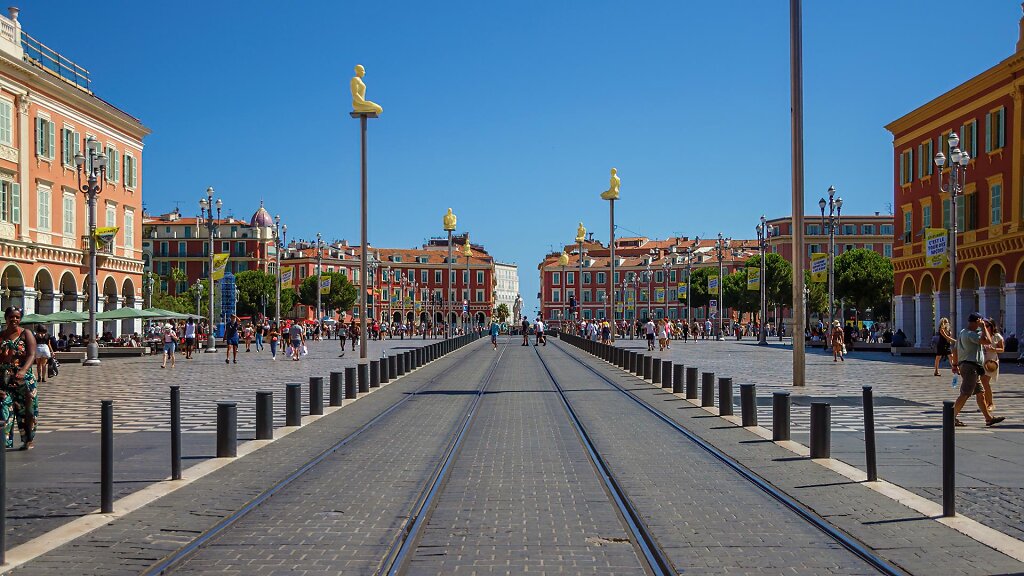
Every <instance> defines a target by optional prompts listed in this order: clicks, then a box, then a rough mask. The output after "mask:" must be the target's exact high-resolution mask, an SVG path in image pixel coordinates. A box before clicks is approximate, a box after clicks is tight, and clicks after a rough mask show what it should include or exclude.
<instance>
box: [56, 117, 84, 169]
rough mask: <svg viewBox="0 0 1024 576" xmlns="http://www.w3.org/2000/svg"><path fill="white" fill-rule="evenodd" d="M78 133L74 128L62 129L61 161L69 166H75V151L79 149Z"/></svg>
mask: <svg viewBox="0 0 1024 576" xmlns="http://www.w3.org/2000/svg"><path fill="white" fill-rule="evenodd" d="M79 146H80V145H79V143H78V133H77V132H75V131H74V129H72V128H68V127H64V128H61V129H60V161H61V164H63V165H65V166H67V167H68V168H74V167H75V152H78V150H79Z"/></svg>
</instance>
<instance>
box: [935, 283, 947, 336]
mask: <svg viewBox="0 0 1024 576" xmlns="http://www.w3.org/2000/svg"><path fill="white" fill-rule="evenodd" d="M932 296H933V297H934V298H935V333H936V334H938V332H939V321H940V320H942V319H943V318H947V319H948V318H949V290H940V291H938V292H935V293H933V294H932ZM950 329H951V330H952V328H950Z"/></svg>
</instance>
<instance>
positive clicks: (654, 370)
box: [650, 358, 661, 384]
mask: <svg viewBox="0 0 1024 576" xmlns="http://www.w3.org/2000/svg"><path fill="white" fill-rule="evenodd" d="M650 360H651V370H650V374H651V384H661V360H659V359H657V358H651V359H650Z"/></svg>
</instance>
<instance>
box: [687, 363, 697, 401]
mask: <svg viewBox="0 0 1024 576" xmlns="http://www.w3.org/2000/svg"><path fill="white" fill-rule="evenodd" d="M686 399H687V400H696V399H697V367H696V366H687V367H686Z"/></svg>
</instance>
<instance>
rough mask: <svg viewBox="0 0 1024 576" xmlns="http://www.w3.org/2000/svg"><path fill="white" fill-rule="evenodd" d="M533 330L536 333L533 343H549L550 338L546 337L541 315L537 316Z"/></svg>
mask: <svg viewBox="0 0 1024 576" xmlns="http://www.w3.org/2000/svg"><path fill="white" fill-rule="evenodd" d="M533 331H534V333H535V334H536V336H535V337H534V341H533V345H534V346H536V345H537V344H543V345H545V346H547V345H548V339H547V338H545V337H544V322H542V321H541V319H540V317H539V316H538V317H537V321H536V322H534V323H533Z"/></svg>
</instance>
